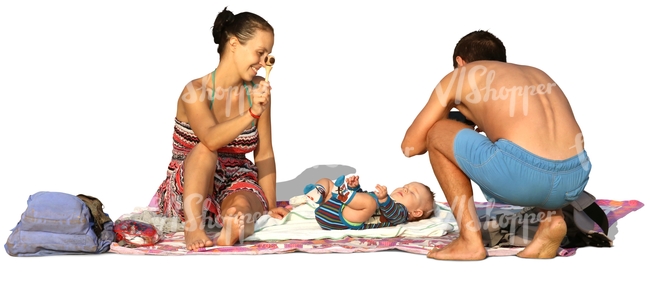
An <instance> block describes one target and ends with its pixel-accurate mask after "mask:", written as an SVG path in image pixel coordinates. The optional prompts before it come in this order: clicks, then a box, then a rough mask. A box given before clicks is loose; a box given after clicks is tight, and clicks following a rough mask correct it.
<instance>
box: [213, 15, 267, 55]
mask: <svg viewBox="0 0 650 282" xmlns="http://www.w3.org/2000/svg"><path fill="white" fill-rule="evenodd" d="M258 29H261V30H265V31H270V32H271V33H273V27H272V26H271V25H270V24H269V23H268V22H267V21H266V20H265V19H264V18H262V17H260V16H258V15H256V14H253V13H250V12H242V13H239V14H237V15H235V14H233V13H232V12H231V11H229V10H228V7H225V8H223V11H221V12H220V13H219V14H218V15H217V18H216V19H215V20H214V26H212V37H214V43H215V44H218V45H219V48H218V49H217V52H219V55H221V54H222V52H223V50H224V46H225V45H226V42H227V41H228V39H229V38H230V37H232V36H234V37H237V39H239V42H241V43H242V44H246V42H247V41H248V40H250V39H251V38H253V36H254V35H255V31H257V30H258Z"/></svg>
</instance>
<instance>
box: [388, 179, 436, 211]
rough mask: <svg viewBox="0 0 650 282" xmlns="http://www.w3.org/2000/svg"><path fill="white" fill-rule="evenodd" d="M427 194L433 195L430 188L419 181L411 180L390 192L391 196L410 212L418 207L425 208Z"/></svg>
mask: <svg viewBox="0 0 650 282" xmlns="http://www.w3.org/2000/svg"><path fill="white" fill-rule="evenodd" d="M427 195H431V192H430V191H429V189H427V187H425V186H424V185H422V184H421V183H418V182H411V183H409V184H406V185H404V186H403V187H399V188H396V189H395V190H393V192H391V193H390V197H391V198H392V199H393V200H394V201H395V202H398V203H400V204H402V205H404V206H405V207H406V209H407V210H408V211H409V212H411V211H414V210H417V209H422V210H425V209H424V208H423V206H424V204H425V203H426V202H427V201H426V199H427ZM429 197H430V196H429Z"/></svg>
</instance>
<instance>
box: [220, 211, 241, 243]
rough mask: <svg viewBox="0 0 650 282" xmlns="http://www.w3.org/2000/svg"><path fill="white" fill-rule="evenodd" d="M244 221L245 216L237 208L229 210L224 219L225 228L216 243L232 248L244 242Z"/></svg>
mask: <svg viewBox="0 0 650 282" xmlns="http://www.w3.org/2000/svg"><path fill="white" fill-rule="evenodd" d="M244 219H245V217H244V215H243V214H242V213H241V212H238V211H237V209H236V208H235V207H231V208H229V209H228V210H227V211H226V216H224V218H223V228H222V229H221V232H219V237H218V238H217V239H216V242H215V243H216V244H217V246H232V245H234V244H235V243H237V242H238V241H241V240H244Z"/></svg>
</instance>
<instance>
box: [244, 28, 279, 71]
mask: <svg viewBox="0 0 650 282" xmlns="http://www.w3.org/2000/svg"><path fill="white" fill-rule="evenodd" d="M273 39H274V36H273V33H271V32H269V31H265V30H261V29H258V30H257V31H255V35H254V36H253V38H251V39H250V40H248V42H246V44H239V46H238V47H239V48H236V50H235V64H236V66H237V70H238V71H239V75H240V76H241V78H242V79H243V80H244V81H251V80H253V77H255V76H256V75H257V72H258V71H259V69H261V68H263V67H264V66H265V65H266V64H265V63H264V59H265V58H266V56H268V55H269V54H270V53H271V52H272V51H273Z"/></svg>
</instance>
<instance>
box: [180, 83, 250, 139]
mask: <svg viewBox="0 0 650 282" xmlns="http://www.w3.org/2000/svg"><path fill="white" fill-rule="evenodd" d="M199 84H200V82H198V80H196V81H193V82H190V83H188V84H187V85H186V86H185V89H184V90H183V93H182V95H181V98H180V103H182V105H183V109H184V111H185V115H186V116H187V119H188V122H189V124H190V126H191V127H192V130H193V131H194V134H196V136H197V137H198V138H199V140H200V141H201V143H203V145H205V146H206V147H208V149H210V150H211V151H216V150H217V149H219V148H221V147H223V146H226V145H227V144H228V143H230V142H232V140H235V138H237V136H239V134H241V133H242V132H243V131H244V130H245V129H246V128H248V126H249V125H250V124H251V122H252V121H253V120H254V119H255V118H254V117H253V116H252V115H250V114H249V113H248V112H245V113H243V114H242V113H237V114H238V116H237V117H236V118H233V119H231V120H229V121H226V122H223V123H218V122H217V119H216V118H215V117H214V115H213V114H212V110H211V109H210V100H209V96H206V95H205V94H207V93H204V92H205V91H200V90H199V89H201V86H200V85H199Z"/></svg>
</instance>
